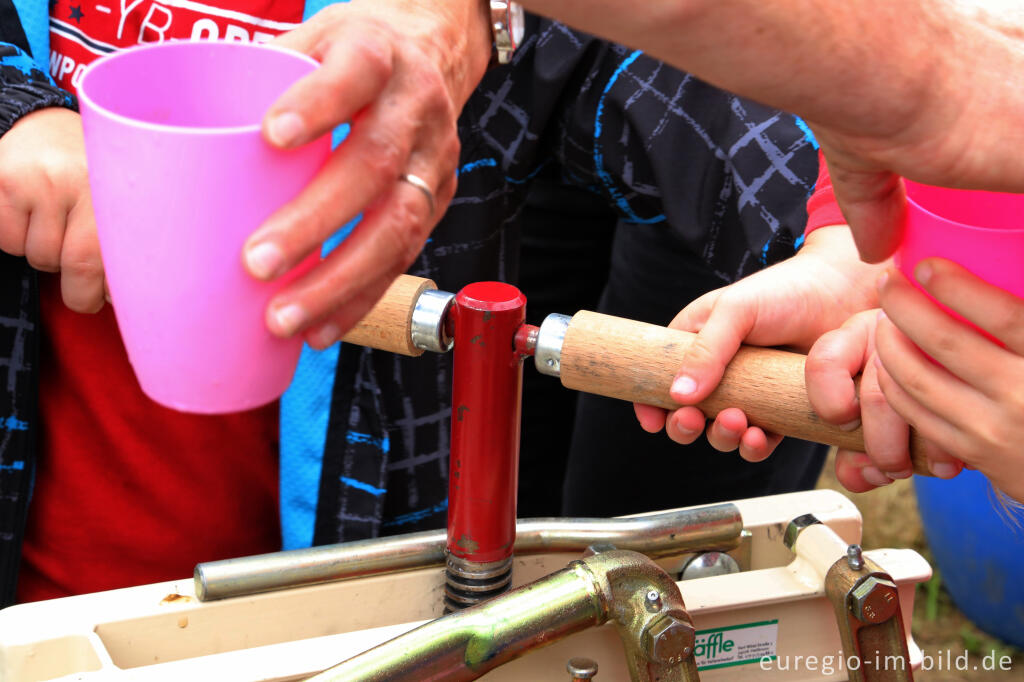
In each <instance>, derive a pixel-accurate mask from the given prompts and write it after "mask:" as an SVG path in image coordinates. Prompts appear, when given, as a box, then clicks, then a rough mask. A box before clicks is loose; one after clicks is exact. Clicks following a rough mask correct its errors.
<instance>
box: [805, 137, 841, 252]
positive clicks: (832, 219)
mask: <svg viewBox="0 0 1024 682" xmlns="http://www.w3.org/2000/svg"><path fill="white" fill-rule="evenodd" d="M845 224H846V219H845V218H844V217H843V213H842V211H840V210H839V204H838V203H837V202H836V193H835V191H834V190H833V189H832V177H831V176H830V175H829V174H828V165H827V164H826V163H825V155H824V154H822V153H821V152H820V151H819V152H818V182H817V183H815V185H814V192H812V193H811V198H810V199H808V200H807V227H806V228H805V229H804V237H806V236H807V235H809V234H810V233H811V232H814V231H815V230H817V229H818V228H819V227H825V226H827V225H845Z"/></svg>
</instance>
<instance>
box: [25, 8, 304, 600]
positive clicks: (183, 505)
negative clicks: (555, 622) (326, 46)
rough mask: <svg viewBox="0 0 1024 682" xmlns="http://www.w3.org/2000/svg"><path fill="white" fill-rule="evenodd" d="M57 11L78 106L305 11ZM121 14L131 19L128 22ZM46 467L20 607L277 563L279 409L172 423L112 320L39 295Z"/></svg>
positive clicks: (32, 513)
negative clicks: (136, 56) (206, 570)
mask: <svg viewBox="0 0 1024 682" xmlns="http://www.w3.org/2000/svg"><path fill="white" fill-rule="evenodd" d="M224 4H226V3H223V2H222V6H220V7H218V6H213V5H203V4H200V3H197V2H188V3H182V2H177V1H176V0H171V1H169V2H153V1H152V0H121V1H120V2H109V3H103V2H100V3H96V4H93V5H89V4H87V3H79V2H77V1H76V0H57V2H56V3H54V4H52V5H51V10H50V11H51V17H52V21H51V36H50V39H51V48H52V51H51V54H50V69H51V75H53V77H54V79H55V80H57V82H58V84H59V85H61V86H62V87H65V88H67V89H69V90H71V91H72V92H73V91H74V86H75V85H77V83H78V79H79V78H80V77H81V73H82V69H83V68H84V66H85V64H88V63H89V62H90V61H92V60H93V59H95V58H96V57H97V56H99V55H101V54H103V53H104V52H105V51H109V50H110V49H111V48H115V47H126V46H129V45H133V44H135V43H139V42H154V41H158V40H162V39H167V38H189V37H205V38H210V37H213V38H216V37H220V38H232V39H239V40H243V39H244V40H249V39H253V38H255V39H257V40H267V39H269V38H271V37H273V35H275V34H277V33H279V32H281V31H283V30H287V29H288V28H290V27H291V26H292V25H294V24H295V23H297V22H299V21H301V18H302V7H303V3H302V1H301V0H235V2H233V3H231V4H230V5H229V6H226V7H225V6H223V5H224ZM122 8H123V9H122ZM41 293H42V321H43V346H42V348H41V360H40V365H41V367H40V381H41V385H40V417H41V423H42V429H41V433H40V463H39V468H38V471H37V473H36V481H35V489H34V492H33V499H32V504H31V507H30V510H29V520H28V527H27V530H26V535H25V542H24V546H23V558H22V564H21V573H20V576H19V581H18V600H19V601H33V600H37V599H48V598H53V597H62V596H67V595H71V594H79V593H83V592H95V591H99V590H106V589H113V588H117V587H126V586H130V585H139V584H145V583H150V582H156V581H162V580H171V579H175V578H184V577H188V576H189V575H191V574H192V569H193V567H194V566H195V564H196V563H198V562H201V561H209V560H214V559H223V558H229V557H236V556H244V555H247V554H258V553H262V552H270V551H275V550H277V549H280V528H279V521H278V499H277V495H278V493H277V406H276V404H274V405H269V406H267V407H264V408H261V409H259V410H253V411H250V412H244V413H238V414H233V415H221V416H202V415H193V414H185V413H181V412H175V411H173V410H170V409H167V408H164V407H161V406H160V405H157V404H156V403H154V402H153V401H151V400H150V399H149V398H147V397H146V396H145V395H144V394H143V393H142V391H141V389H140V388H139V385H138V382H137V381H136V379H135V375H134V374H133V373H132V369H131V366H130V365H129V363H128V358H127V355H126V353H125V350H124V347H123V345H122V343H121V338H120V335H119V334H118V330H117V324H116V322H115V320H114V315H113V312H112V311H111V309H110V307H109V306H107V307H105V308H104V309H103V311H102V312H100V313H99V314H97V315H80V314H77V313H73V312H71V311H70V310H68V309H67V308H66V307H64V305H63V303H62V302H61V297H60V283H59V279H58V277H57V276H44V277H43V281H42V292H41Z"/></svg>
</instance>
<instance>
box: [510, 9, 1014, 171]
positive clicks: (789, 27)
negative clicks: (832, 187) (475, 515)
mask: <svg viewBox="0 0 1024 682" xmlns="http://www.w3.org/2000/svg"><path fill="white" fill-rule="evenodd" d="M524 4H525V5H526V6H527V7H528V8H530V9H531V10H534V11H537V12H540V13H543V14H548V15H551V16H554V17H555V18H557V19H559V20H562V21H565V22H566V23H568V24H571V25H574V26H578V27H579V28H582V29H584V30H588V31H591V32H593V33H596V34H598V35H602V36H604V37H607V38H610V39H613V40H616V41H618V42H622V43H625V44H628V45H632V46H634V47H637V48H641V49H643V50H645V51H646V52H648V53H649V54H651V55H653V56H656V57H658V58H660V59H662V60H664V61H666V62H668V63H671V64H673V65H674V66H677V67H679V68H682V69H684V70H686V71H689V72H691V73H693V74H695V75H697V76H699V77H700V78H702V79H704V80H706V81H708V82H710V83H713V84H714V85H717V86H718V87H721V88H723V89H725V90H729V91H732V92H736V93H738V94H741V95H745V96H748V97H751V98H753V99H757V100H760V101H762V102H764V103H765V104H769V105H771V106H774V107H777V108H780V109H784V110H787V111H792V112H794V113H797V114H799V115H801V116H802V117H803V118H805V119H806V120H807V121H808V122H809V123H811V124H812V127H814V128H815V132H816V133H817V132H819V130H820V129H821V128H825V129H826V130H825V131H824V132H825V133H826V134H825V137H826V138H832V137H834V135H835V134H836V133H848V134H851V135H856V136H860V137H862V138H892V139H895V140H896V141H897V142H898V143H899V144H897V145H894V146H893V148H892V149H887V150H886V151H885V152H879V154H878V155H877V157H878V158H876V159H873V161H876V162H877V163H878V164H880V165H884V166H889V167H891V168H892V169H893V170H895V171H896V172H899V173H902V174H905V175H913V174H915V173H916V174H917V175H918V176H922V175H924V176H925V177H918V178H917V179H919V180H921V181H923V182H928V181H929V180H931V179H938V178H940V177H941V176H943V175H945V177H942V179H943V180H945V181H947V182H948V181H949V180H948V176H949V175H952V174H953V172H954V171H956V172H957V173H956V174H957V175H962V176H964V177H970V178H972V179H971V180H968V182H971V183H972V184H975V185H976V184H978V182H979V181H983V182H987V183H989V184H992V185H993V188H994V189H999V188H1004V187H1006V186H1007V183H1017V184H1020V183H1021V182H1024V180H1022V179H1018V180H1014V179H1007V178H1005V177H1003V176H1004V175H1005V174H1004V173H1000V171H999V170H997V169H990V168H988V167H986V166H991V165H992V164H993V161H995V162H996V163H998V162H999V159H1001V157H1002V156H1003V155H1004V153H1003V152H1000V151H999V145H1005V144H1006V142H1007V138H1006V137H1005V136H1007V135H1009V140H1010V141H1012V142H1017V141H1020V140H1021V138H1022V137H1024V134H1022V133H1021V132H1020V131H1019V130H1018V129H1019V128H1020V126H1018V125H1017V124H1016V122H1015V121H1013V122H1011V120H1010V119H1011V118H1013V117H1012V116H1010V114H1009V113H1008V112H1010V111H1020V109H1021V108H1022V107H1024V94H1021V93H1020V92H1019V91H1020V89H1019V88H1011V87H1008V86H1007V82H1006V74H1008V73H1019V72H1020V71H1021V70H1022V69H1024V49H1022V47H1021V46H1022V43H1024V41H1022V39H1021V36H1020V31H1019V26H1020V22H1019V19H1020V15H1021V10H1020V9H1018V8H1017V7H1016V6H1015V5H1014V3H1012V2H1009V1H1005V0H1004V1H1002V2H1000V1H999V0H996V1H995V2H991V1H990V0H985V2H984V3H983V2H981V0H905V1H904V2H898V3H895V2H891V3H890V2H876V1H874V0H844V1H842V2H839V1H829V2H820V0H771V2H764V1H763V0H651V1H650V2H646V3H644V4H643V6H642V9H639V8H637V7H636V6H633V5H629V4H628V3H622V2H619V1H618V0H615V1H613V0H526V1H525V3H524ZM971 92H974V93H980V94H978V95H976V96H974V97H971V96H969V93H971ZM982 120H984V121H986V125H988V126H997V131H994V132H998V134H999V136H1002V140H1001V141H998V142H997V141H996V140H995V138H996V137H997V135H996V134H993V135H989V136H987V138H986V140H984V141H983V142H978V141H975V140H971V139H965V140H953V141H941V142H935V141H934V136H936V135H937V134H938V133H937V131H939V130H944V129H949V128H950V127H951V126H954V125H957V124H960V125H961V127H963V125H964V124H966V123H967V122H968V121H970V122H972V123H971V124H970V125H975V124H974V123H973V122H976V121H982ZM966 132H970V131H966ZM965 137H967V138H973V137H974V136H973V135H967V134H966V133H965ZM825 141H826V142H828V141H829V140H828V139H826V140H825ZM925 144H932V145H935V144H938V145H939V146H942V145H946V146H949V147H954V148H955V151H954V152H953V153H951V154H949V155H948V156H949V158H952V159H961V157H963V156H964V155H965V154H966V152H967V150H968V149H969V147H968V145H970V144H975V145H978V144H981V145H982V146H984V147H985V149H983V150H982V151H984V152H988V151H992V152H993V153H992V154H988V158H987V160H986V161H985V162H983V163H979V164H974V163H973V162H967V161H963V160H960V161H953V162H950V163H956V164H957V168H956V169H950V168H949V167H948V166H946V167H939V168H931V169H922V168H920V167H919V164H918V167H913V166H911V165H910V163H912V162H908V161H907V159H906V157H907V155H906V154H901V153H900V149H901V148H902V149H906V148H907V147H914V146H921V145H925ZM989 146H991V147H992V149H991V150H990V149H989ZM829 151H830V153H834V154H841V153H843V152H844V151H845V146H844V145H841V144H838V143H837V144H835V145H833V146H832V148H830V149H829ZM860 151H861V152H862V154H861V155H862V156H863V150H860ZM979 156H980V155H979ZM964 166H966V167H964Z"/></svg>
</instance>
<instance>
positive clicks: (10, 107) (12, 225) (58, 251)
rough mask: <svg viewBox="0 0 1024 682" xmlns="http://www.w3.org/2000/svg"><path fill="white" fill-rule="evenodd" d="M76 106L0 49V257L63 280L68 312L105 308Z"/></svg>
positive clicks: (21, 56)
mask: <svg viewBox="0 0 1024 682" xmlns="http://www.w3.org/2000/svg"><path fill="white" fill-rule="evenodd" d="M74 107H75V100H74V98H73V97H72V96H71V95H69V94H68V93H66V92H64V91H63V90H60V89H59V88H57V87H56V86H55V85H54V84H53V82H52V81H51V80H50V79H49V77H48V76H47V75H46V74H45V73H44V72H42V71H40V70H39V69H38V68H36V65H35V63H34V62H33V61H32V59H31V58H30V57H28V56H27V55H26V54H25V53H24V52H22V51H21V50H19V49H18V48H17V47H15V46H13V45H7V44H0V250H2V251H5V252H7V253H10V254H13V255H16V256H25V257H26V258H27V259H28V262H29V263H30V264H31V265H32V266H33V267H35V268H37V269H39V270H44V271H47V272H58V271H59V272H60V273H61V292H62V294H63V298H64V302H65V303H66V304H67V305H68V307H70V308H71V309H72V310H77V311H79V312H95V311H97V310H99V309H100V308H101V307H102V306H103V300H104V279H103V266H102V262H101V260H100V252H99V243H98V241H97V239H96V225H95V221H94V219H93V214H92V203H91V199H90V196H89V181H88V176H87V174H86V170H85V145H84V142H83V139H82V125H81V120H80V119H79V116H78V114H77V113H76V112H75V111H74Z"/></svg>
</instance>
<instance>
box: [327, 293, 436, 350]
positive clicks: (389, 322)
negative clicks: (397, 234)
mask: <svg viewBox="0 0 1024 682" xmlns="http://www.w3.org/2000/svg"><path fill="white" fill-rule="evenodd" d="M436 288H437V285H436V284H434V282H433V281H431V280H429V279H423V278H422V277H414V276H412V275H399V276H398V277H397V278H396V279H395V281H394V282H392V283H391V286H390V287H388V290H387V291H385V292H384V295H383V296H382V297H381V299H380V300H379V301H377V305H375V306H373V308H371V309H370V312H368V313H366V315H365V316H364V317H363V319H361V320H359V323H358V324H356V326H354V327H352V329H350V330H349V332H348V333H347V334H345V336H343V337H342V339H341V340H342V341H344V342H345V343H354V344H356V345H359V346H369V347H370V348H376V349H377V350H386V351H390V352H392V353H398V354H400V355H409V356H412V357H416V356H418V355H422V354H423V349H422V348H417V347H416V346H414V345H412V311H413V309H414V308H415V307H416V301H417V300H418V299H419V297H420V294H422V293H423V292H424V291H425V290H426V289H436Z"/></svg>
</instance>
